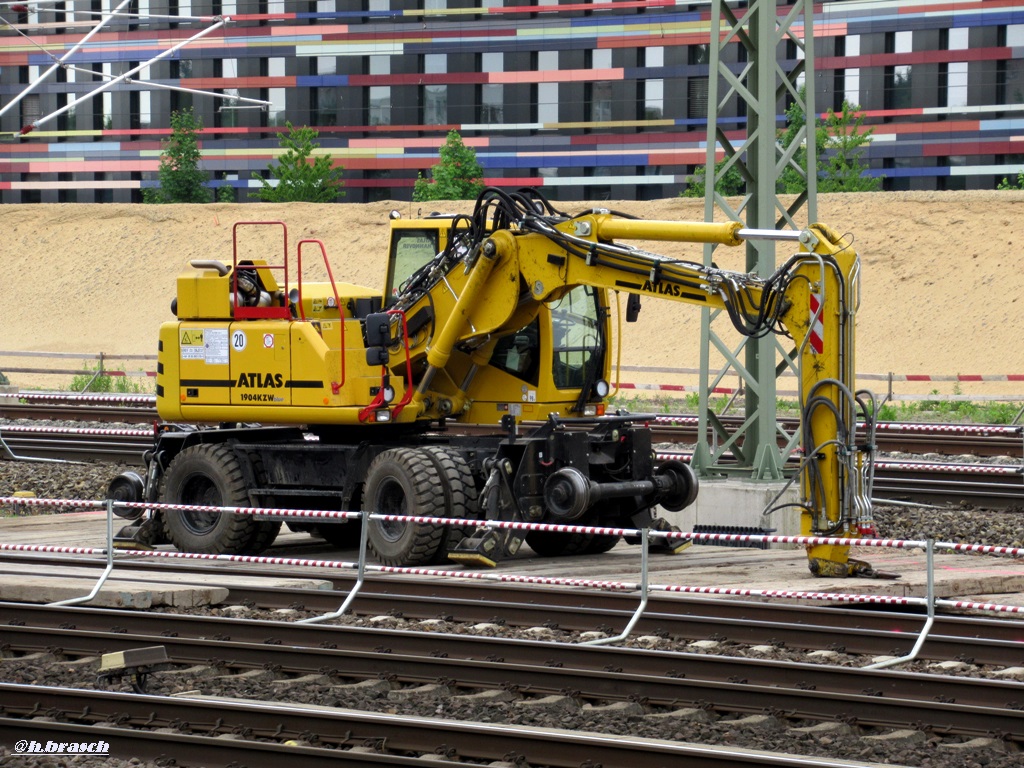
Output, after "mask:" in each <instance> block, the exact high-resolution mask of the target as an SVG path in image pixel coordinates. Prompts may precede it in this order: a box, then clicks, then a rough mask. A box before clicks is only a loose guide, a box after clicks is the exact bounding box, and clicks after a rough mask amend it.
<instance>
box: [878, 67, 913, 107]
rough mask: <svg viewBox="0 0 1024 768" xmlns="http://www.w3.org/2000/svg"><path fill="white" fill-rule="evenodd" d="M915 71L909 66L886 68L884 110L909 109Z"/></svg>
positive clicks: (884, 75) (884, 76)
mask: <svg viewBox="0 0 1024 768" xmlns="http://www.w3.org/2000/svg"><path fill="white" fill-rule="evenodd" d="M912 78H913V70H912V68H911V67H910V65H908V64H901V65H899V66H893V67H886V68H885V70H884V72H883V81H884V87H885V104H884V109H909V108H910V104H911V83H912Z"/></svg>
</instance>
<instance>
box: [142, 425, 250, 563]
mask: <svg viewBox="0 0 1024 768" xmlns="http://www.w3.org/2000/svg"><path fill="white" fill-rule="evenodd" d="M160 500H161V501H163V502H166V503H168V504H195V505H202V506H215V507H247V506H249V495H248V492H247V490H246V485H245V476H244V474H243V472H242V467H241V465H240V464H239V461H238V457H236V456H235V454H234V452H233V451H232V450H231V449H230V448H229V447H228V446H226V445H224V444H222V443H212V444H203V445H193V446H191V447H190V448H186V449H185V450H183V451H182V452H181V453H179V454H178V455H177V456H176V457H175V458H174V460H173V461H172V462H171V465H170V466H169V467H168V468H167V473H166V474H165V475H164V480H163V492H162V493H161V496H160ZM163 522H164V530H165V532H166V533H167V538H168V539H169V540H170V542H171V543H172V544H174V546H175V547H177V549H179V550H180V551H182V552H198V553H202V554H215V555H222V554H231V555H233V554H241V553H243V552H246V551H247V550H248V548H249V547H250V546H251V545H252V544H253V543H254V541H255V540H256V538H257V536H258V535H259V526H258V524H257V522H256V521H255V520H253V519H252V517H251V516H249V515H228V514H220V513H218V512H185V511H170V510H164V512H163Z"/></svg>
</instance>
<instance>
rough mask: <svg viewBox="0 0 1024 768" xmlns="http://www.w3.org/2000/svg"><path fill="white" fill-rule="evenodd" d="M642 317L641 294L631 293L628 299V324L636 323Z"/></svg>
mask: <svg viewBox="0 0 1024 768" xmlns="http://www.w3.org/2000/svg"><path fill="white" fill-rule="evenodd" d="M638 317H640V294H639V293H631V294H629V298H627V299H626V322H627V323H635V322H636V321H637V318H638Z"/></svg>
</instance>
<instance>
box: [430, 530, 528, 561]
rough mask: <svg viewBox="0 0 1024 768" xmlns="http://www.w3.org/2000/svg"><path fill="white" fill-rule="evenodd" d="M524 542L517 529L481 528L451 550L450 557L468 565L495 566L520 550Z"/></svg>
mask: <svg viewBox="0 0 1024 768" xmlns="http://www.w3.org/2000/svg"><path fill="white" fill-rule="evenodd" d="M522 543H523V537H522V536H520V535H518V534H517V533H516V532H515V531H499V530H496V529H494V528H481V529H479V530H478V531H477V532H476V533H474V534H473V535H472V536H467V537H466V538H464V539H463V540H462V541H460V542H459V543H458V544H457V545H456V546H455V548H454V549H452V550H449V552H448V559H449V560H451V561H452V562H456V563H465V564H466V565H483V566H486V567H488V568H494V567H495V566H496V565H497V564H498V563H499V562H501V560H503V559H504V558H506V557H508V556H511V555H514V554H515V553H516V552H518V551H519V547H520V546H521V545H522Z"/></svg>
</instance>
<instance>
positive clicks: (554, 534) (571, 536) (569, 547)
mask: <svg viewBox="0 0 1024 768" xmlns="http://www.w3.org/2000/svg"><path fill="white" fill-rule="evenodd" d="M580 525H586V523H580ZM595 538H597V537H596V536H594V534H592V533H560V532H558V531H530V532H529V533H527V534H526V543H527V544H529V545H530V549H532V550H533V551H534V552H536V553H537V554H538V555H540V556H541V557H563V556H568V555H582V554H585V553H586V552H587V548H588V547H589V546H590V545H591V544H592V543H593V541H594V539H595Z"/></svg>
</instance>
